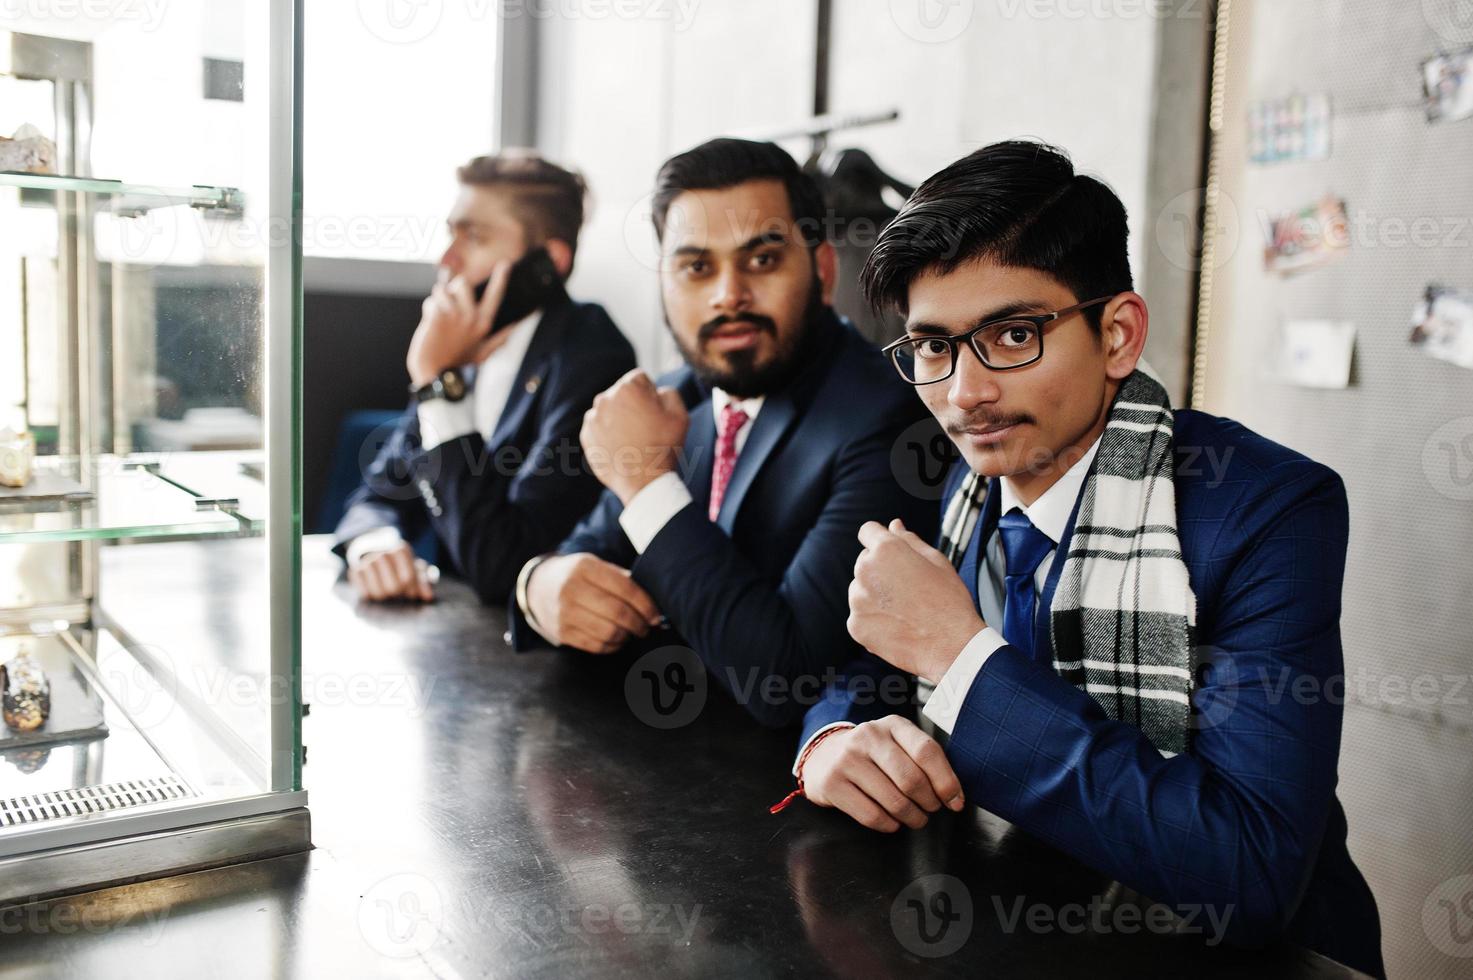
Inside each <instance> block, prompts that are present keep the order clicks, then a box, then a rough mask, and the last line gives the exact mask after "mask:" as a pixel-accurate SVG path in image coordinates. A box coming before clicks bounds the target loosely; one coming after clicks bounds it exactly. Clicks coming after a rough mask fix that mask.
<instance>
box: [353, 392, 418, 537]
mask: <svg viewBox="0 0 1473 980" xmlns="http://www.w3.org/2000/svg"><path fill="white" fill-rule="evenodd" d="M419 452H420V448H419V422H418V418H417V416H416V415H415V410H414V406H412V405H411V406H410V407H409V410H408V411H406V412H405V413H404V414H403V415H402V416H400V418H399V420H398V422H397V423H396V424H395V426H394V429H393V431H391V432H390V433H389V437H388V438H387V439H386V440H384V444H383V446H382V447H380V449H379V451H378V453H377V454H376V455H375V456H374V458H373V462H372V463H370V464H369V466H368V469H367V470H365V471H364V474H363V482H362V483H361V484H360V485H359V486H358V488H357V489H356V490H354V491H353V493H352V494H351V495H350V496H349V497H348V500H347V503H346V505H345V507H344V509H343V516H342V519H341V520H339V521H338V526H337V528H336V529H335V530H334V531H333V548H332V550H333V551H334V552H335V553H336V554H337V555H338V557H340V558H341V557H345V556H346V554H347V549H348V544H349V543H350V542H351V541H352V540H353V539H354V538H356V537H358V536H359V535H360V534H364V533H366V532H368V531H372V530H374V529H375V528H380V527H392V528H395V529H396V530H397V531H398V532H399V536H400V537H402V538H403V539H404V540H405V541H413V540H414V539H415V538H417V537H419V535H420V534H421V533H422V532H423V531H424V529H425V527H426V526H427V524H428V521H429V516H428V514H427V513H426V511H425V505H424V501H423V499H422V498H421V496H420V492H419V490H418V489H417V488H416V487H415V484H414V479H413V475H414V474H413V460H414V458H415V456H416V455H418V454H419Z"/></svg>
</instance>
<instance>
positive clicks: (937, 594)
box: [848, 520, 987, 684]
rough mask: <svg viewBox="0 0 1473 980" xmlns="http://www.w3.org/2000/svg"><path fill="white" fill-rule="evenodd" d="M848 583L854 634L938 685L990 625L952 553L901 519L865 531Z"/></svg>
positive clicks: (873, 649) (869, 524)
mask: <svg viewBox="0 0 1473 980" xmlns="http://www.w3.org/2000/svg"><path fill="white" fill-rule="evenodd" d="M859 541H860V543H861V544H863V545H864V550H863V551H862V552H860V554H859V560H858V561H856V562H855V563H854V581H853V582H850V583H849V620H848V626H849V635H850V636H852V637H854V640H855V642H857V643H859V644H860V645H861V646H863V647H864V648H865V649H866V650H868V651H869V652H870V653H873V654H874V655H875V656H877V657H879V658H880V659H881V660H884V661H885V662H887V663H890V664H893V665H894V666H896V667H899V668H900V669H901V670H904V671H906V672H908V673H911V674H915V675H916V676H917V677H923V678H925V679H926V680H928V681H930V682H931V683H933V684H935V683H937V682H939V681H940V680H941V676H942V675H943V674H945V673H946V668H948V667H950V666H951V663H952V661H954V660H955V659H956V658H957V654H959V653H961V652H962V647H964V646H966V645H967V642H968V641H969V640H971V639H972V637H974V636H976V635H977V633H978V632H979V631H980V630H981V629H982V628H983V627H984V626H986V625H987V624H986V623H984V622H983V621H982V617H981V616H979V615H978V614H977V608H976V606H974V605H973V604H972V594H971V593H970V592H968V591H967V586H966V584H965V583H964V582H962V580H961V576H959V575H958V574H957V573H956V569H955V568H953V567H952V566H951V562H949V561H947V560H946V556H945V555H943V554H941V552H939V551H937V550H936V549H935V548H933V547H931V546H930V545H928V544H926V542H924V541H922V540H921V539H920V538H919V537H918V536H917V535H916V534H915V533H914V532H911V531H907V530H906V529H905V525H904V524H902V523H901V522H900V521H898V520H896V521H891V522H890V526H889V527H888V528H887V527H885V526H884V525H882V524H878V523H876V522H875V521H869V522H867V523H866V524H865V525H864V526H863V527H861V528H860V529H859Z"/></svg>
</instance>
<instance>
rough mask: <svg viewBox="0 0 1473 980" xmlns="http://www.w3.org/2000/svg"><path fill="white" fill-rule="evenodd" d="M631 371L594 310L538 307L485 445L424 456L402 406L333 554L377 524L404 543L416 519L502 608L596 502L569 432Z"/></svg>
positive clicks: (621, 345)
mask: <svg viewBox="0 0 1473 980" xmlns="http://www.w3.org/2000/svg"><path fill="white" fill-rule="evenodd" d="M633 367H634V350H633V348H632V347H630V346H629V342H628V341H627V340H625V339H624V335H623V334H622V333H620V332H619V328H618V327H616V326H614V322H613V321H612V320H610V319H609V316H608V314H607V313H605V312H604V310H603V307H601V306H597V305H595V304H592V303H574V302H572V301H571V300H568V299H566V298H564V299H562V300H560V301H558V302H556V303H553V304H550V305H549V306H547V307H546V308H545V309H544V310H543V313H542V321H541V322H540V323H539V324H538V325H537V332H536V333H535V334H534V335H533V337H532V341H531V344H530V345H529V346H528V348H527V353H526V355H525V356H524V357H523V359H522V366H521V370H520V371H519V372H518V374H517V377H516V381H515V383H514V384H513V385H512V390H511V395H510V396H509V397H508V398H507V402H506V407H505V408H504V409H503V410H502V413H501V419H500V421H498V422H497V424H496V430H495V432H493V433H492V434H491V439H490V441H489V442H487V441H486V440H484V439H483V438H482V437H481V434H480V433H479V432H472V433H471V434H469V435H465V436H461V437H459V438H457V439H452V440H451V441H449V442H446V443H442V444H441V445H439V446H436V447H435V448H434V449H432V450H429V451H428V452H426V451H425V450H424V448H423V446H422V445H421V443H420V435H419V415H418V412H417V411H416V408H415V406H414V405H410V406H409V409H408V410H407V411H406V412H405V413H404V416H403V417H402V418H401V419H400V421H399V424H398V426H397V427H396V428H395V429H394V431H393V433H392V434H391V435H390V437H389V438H388V440H387V441H386V442H385V444H384V446H383V448H382V449H381V450H380V451H379V453H378V455H377V457H376V458H375V459H374V461H373V464H372V465H371V466H370V467H369V468H368V470H367V472H365V473H364V480H363V485H362V486H360V487H359V488H358V489H357V490H356V491H354V493H353V495H352V497H350V498H349V502H348V508H347V512H346V513H345V514H344V515H343V519H342V521H341V522H340V523H339V524H338V527H337V532H336V534H335V539H336V540H335V545H334V550H335V551H337V552H338V554H340V555H341V554H344V552H345V551H346V548H347V545H348V542H349V541H351V540H352V539H353V538H355V537H357V536H358V535H360V534H362V533H364V532H365V531H369V530H372V529H374V528H376V527H383V526H385V525H392V526H394V527H397V528H398V529H399V533H400V534H402V535H403V536H404V539H405V540H406V541H412V540H414V538H416V537H417V536H418V535H419V534H420V532H421V531H423V530H424V528H425V526H426V525H427V524H428V525H431V526H433V527H434V529H435V534H436V536H437V537H438V538H439V540H440V543H441V545H442V546H443V547H444V549H445V550H446V551H447V552H448V553H449V555H450V556H451V559H452V561H453V562H454V566H455V570H458V571H459V573H460V574H461V575H463V576H464V577H465V579H466V580H467V581H468V582H469V583H470V584H471V585H473V586H474V587H475V590H476V592H477V594H479V595H480V597H481V599H482V601H484V602H488V603H500V602H504V601H506V597H507V596H508V595H510V594H511V591H512V588H513V586H514V585H515V584H516V577H517V572H518V571H520V570H521V567H522V565H523V564H525V563H526V562H527V560H528V559H530V558H532V557H533V556H534V555H538V554H541V553H543V552H545V551H547V550H549V549H551V548H553V547H555V546H556V545H557V543H558V542H559V541H561V540H562V539H563V538H564V536H566V535H567V533H568V531H569V530H571V529H572V527H573V525H574V524H576V523H577V521H578V519H579V518H580V517H582V516H583V515H584V514H586V513H588V511H589V509H590V508H591V507H593V505H594V503H595V502H596V501H597V500H598V495H599V492H600V490H601V489H602V487H600V485H599V482H598V480H597V479H595V478H594V476H593V474H592V473H591V472H589V471H588V469H587V467H586V466H585V465H584V461H583V452H582V448H581V446H580V445H579V443H578V430H579V429H580V428H581V427H582V424H583V413H584V412H586V411H587V410H588V408H589V406H590V405H592V404H593V397H594V396H595V395H597V394H598V393H599V392H601V391H603V390H604V389H605V388H607V387H609V386H610V385H612V384H613V383H614V382H615V381H617V380H618V379H619V377H620V376H621V375H622V374H624V373H625V372H626V371H628V370H630V369H631V368H633ZM472 384H474V378H472Z"/></svg>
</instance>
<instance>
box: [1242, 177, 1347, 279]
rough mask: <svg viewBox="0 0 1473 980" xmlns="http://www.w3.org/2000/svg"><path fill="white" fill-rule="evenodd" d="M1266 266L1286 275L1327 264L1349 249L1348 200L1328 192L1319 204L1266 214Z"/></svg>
mask: <svg viewBox="0 0 1473 980" xmlns="http://www.w3.org/2000/svg"><path fill="white" fill-rule="evenodd" d="M1262 224H1263V232H1264V246H1263V267H1264V269H1265V271H1267V272H1271V273H1274V274H1275V275H1280V276H1286V275H1290V274H1293V273H1296V272H1303V271H1305V270H1307V269H1313V268H1316V267H1318V266H1322V265H1326V264H1328V263H1330V262H1334V261H1336V260H1337V259H1340V258H1342V257H1343V256H1344V255H1345V254H1346V253H1347V252H1349V251H1350V218H1349V215H1348V214H1347V212H1346V208H1345V201H1344V199H1342V198H1337V197H1335V196H1334V195H1326V196H1325V197H1323V198H1321V199H1320V202H1319V203H1318V204H1313V205H1310V206H1309V207H1305V208H1301V209H1299V210H1298V211H1290V212H1286V213H1283V214H1275V215H1265V216H1263V218H1262Z"/></svg>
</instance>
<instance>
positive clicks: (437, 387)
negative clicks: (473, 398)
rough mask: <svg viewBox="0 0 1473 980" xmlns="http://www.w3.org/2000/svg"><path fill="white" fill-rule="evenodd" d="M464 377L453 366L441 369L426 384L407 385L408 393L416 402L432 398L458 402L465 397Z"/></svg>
mask: <svg viewBox="0 0 1473 980" xmlns="http://www.w3.org/2000/svg"><path fill="white" fill-rule="evenodd" d="M465 390H466V389H465V378H463V377H461V376H460V372H459V371H457V370H456V369H455V368H448V369H446V370H444V371H441V372H440V373H439V374H437V375H436V376H435V377H434V378H432V379H430V381H429V382H427V383H426V384H422V385H420V386H419V387H418V388H416V387H415V386H414V385H410V386H409V394H410V395H412V396H414V401H415V403H416V404H418V403H420V402H427V401H429V400H431V399H433V398H443V399H445V400H446V401H447V402H458V401H460V400H461V399H462V398H464V397H465Z"/></svg>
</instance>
